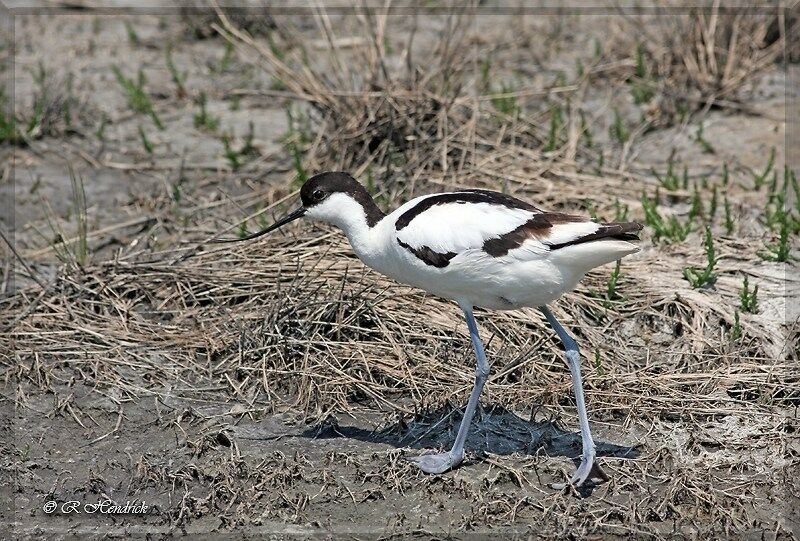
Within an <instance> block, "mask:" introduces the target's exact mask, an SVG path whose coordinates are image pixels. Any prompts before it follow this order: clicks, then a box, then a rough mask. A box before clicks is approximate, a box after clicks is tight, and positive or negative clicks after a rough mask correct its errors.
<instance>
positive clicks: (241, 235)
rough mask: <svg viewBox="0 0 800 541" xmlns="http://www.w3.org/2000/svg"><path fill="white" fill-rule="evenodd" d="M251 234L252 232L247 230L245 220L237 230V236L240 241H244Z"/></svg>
mask: <svg viewBox="0 0 800 541" xmlns="http://www.w3.org/2000/svg"><path fill="white" fill-rule="evenodd" d="M249 234H250V232H249V231H248V230H247V220H245V221H243V222H242V223H240V224H239V227H238V228H237V229H236V236H237V237H239V238H240V239H243V238H245V237H246V236H247V235H249Z"/></svg>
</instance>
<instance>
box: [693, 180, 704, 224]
mask: <svg viewBox="0 0 800 541" xmlns="http://www.w3.org/2000/svg"><path fill="white" fill-rule="evenodd" d="M696 218H700V219H701V220H704V219H705V208H703V196H702V195H701V194H700V190H699V189H698V187H697V184H696V183H695V185H694V190H693V191H692V206H691V207H690V208H689V219H690V220H694V219H696Z"/></svg>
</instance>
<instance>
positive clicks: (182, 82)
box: [165, 45, 189, 98]
mask: <svg viewBox="0 0 800 541" xmlns="http://www.w3.org/2000/svg"><path fill="white" fill-rule="evenodd" d="M165 55H166V61H167V70H169V74H170V77H172V82H173V83H175V87H176V88H177V90H178V96H179V97H181V98H183V97H186V96H188V95H189V93H188V92H187V90H186V72H183V73H181V72H180V71H178V67H177V66H176V65H175V61H174V60H173V59H172V46H171V45H170V46H169V47H167V51H166V53H165Z"/></svg>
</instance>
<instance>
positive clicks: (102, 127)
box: [94, 113, 108, 143]
mask: <svg viewBox="0 0 800 541" xmlns="http://www.w3.org/2000/svg"><path fill="white" fill-rule="evenodd" d="M106 126H108V115H106V114H105V113H103V114H102V115H101V116H100V123H99V124H98V126H97V130H95V132H94V134H95V136H96V137H97V139H98V140H99V141H100V142H101V143H105V142H106Z"/></svg>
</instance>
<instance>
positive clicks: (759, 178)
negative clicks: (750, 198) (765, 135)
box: [753, 147, 775, 190]
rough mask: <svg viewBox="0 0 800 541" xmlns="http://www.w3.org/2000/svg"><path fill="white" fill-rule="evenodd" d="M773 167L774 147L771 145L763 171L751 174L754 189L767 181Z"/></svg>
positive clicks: (759, 187) (758, 188) (757, 188)
mask: <svg viewBox="0 0 800 541" xmlns="http://www.w3.org/2000/svg"><path fill="white" fill-rule="evenodd" d="M773 167H775V147H772V150H771V151H770V153H769V160H768V161H767V166H766V167H765V168H764V172H763V173H761V174H760V175H759V174H753V187H754V188H755V189H756V190H760V189H761V188H762V186H764V184H766V183H767V177H768V176H769V174H770V173H771V172H772V168H773Z"/></svg>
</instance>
